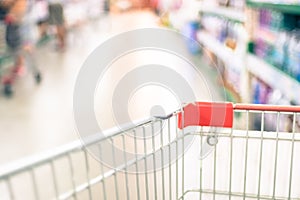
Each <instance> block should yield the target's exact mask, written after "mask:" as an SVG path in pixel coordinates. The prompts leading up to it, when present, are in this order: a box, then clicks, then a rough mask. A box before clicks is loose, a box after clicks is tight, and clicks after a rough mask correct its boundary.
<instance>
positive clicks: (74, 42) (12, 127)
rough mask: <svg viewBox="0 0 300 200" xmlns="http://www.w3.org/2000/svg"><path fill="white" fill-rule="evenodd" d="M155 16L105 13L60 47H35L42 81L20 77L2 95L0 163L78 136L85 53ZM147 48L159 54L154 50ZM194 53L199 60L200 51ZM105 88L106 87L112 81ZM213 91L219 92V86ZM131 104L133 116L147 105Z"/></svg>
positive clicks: (153, 20)
mask: <svg viewBox="0 0 300 200" xmlns="http://www.w3.org/2000/svg"><path fill="white" fill-rule="evenodd" d="M157 22H158V19H157V18H156V16H155V15H154V14H152V13H151V12H149V11H136V12H133V13H123V14H120V15H112V16H106V17H103V18H101V19H100V20H99V21H95V22H91V23H90V24H88V25H85V26H83V27H80V28H78V30H73V31H72V32H71V33H70V34H69V46H68V48H67V50H66V51H65V52H64V53H59V52H55V51H54V50H53V48H52V47H53V45H51V44H49V45H48V46H47V47H44V48H42V49H39V51H38V52H37V63H38V65H39V66H40V68H41V70H42V73H43V82H42V84H41V85H39V86H36V85H35V84H34V81H33V79H32V78H31V77H26V78H24V79H21V80H19V81H18V84H17V86H16V88H15V90H16V93H15V95H14V96H13V98H11V99H7V98H5V97H3V96H0V137H1V141H0V165H1V164H3V163H6V162H9V161H12V160H15V159H18V158H21V157H24V156H28V155H31V154H33V153H38V152H40V151H43V150H46V149H49V148H51V147H55V146H58V145H62V144H65V143H67V142H69V141H73V140H76V139H78V134H77V132H76V127H75V123H74V119H73V108H72V101H73V100H72V97H73V96H72V95H73V89H74V84H75V80H76V76H77V74H78V71H79V69H80V67H81V66H82V64H83V62H84V61H85V59H86V58H87V56H88V55H89V54H90V53H91V52H92V51H93V50H94V49H95V48H96V47H97V46H98V45H99V44H100V43H101V42H102V41H105V40H106V39H107V38H108V37H111V36H112V35H115V34H117V33H120V32H123V31H126V30H131V29H135V28H145V27H157V26H158V25H157V24H158V23H157ZM150 54H151V55H152V56H157V55H156V54H155V52H150ZM158 56H162V57H158V58H157V60H160V59H161V58H162V59H166V60H168V59H169V60H172V59H173V58H171V57H170V58H166V57H164V56H166V55H164V54H162V55H158ZM142 58H145V56H143V55H139V56H136V55H135V57H131V58H130V56H129V57H128V58H124V59H125V60H124V59H123V58H122V59H120V61H118V62H117V63H116V64H115V65H124V63H126V65H124V70H127V71H128V69H129V68H130V67H131V66H130V65H131V64H132V63H130V60H134V61H135V62H136V61H137V60H141V59H142ZM145 59H146V60H147V58H145ZM195 59H198V60H199V62H202V61H200V58H199V57H195ZM172 62H174V63H175V62H176V61H172ZM176 64H177V65H179V64H180V63H176ZM126 66H128V67H129V68H128V67H126ZM203 70H204V72H203V75H204V78H205V79H207V77H210V76H211V74H213V70H212V69H209V68H203ZM186 73H187V74H186V75H187V76H188V77H190V78H191V80H192V79H194V78H195V77H193V74H192V73H193V72H186ZM120 74H121V73H120ZM120 74H118V76H119V75H120ZM211 81H212V82H213V81H214V80H211ZM194 84H195V86H196V87H197V88H199V91H198V92H199V96H200V97H201V98H203V99H206V100H207V99H208V100H209V97H207V96H206V97H205V95H207V92H205V91H204V90H205V89H203V83H199V82H197V81H196V82H195V81H194ZM106 90H107V92H109V91H110V90H111V86H110V88H106ZM213 92H216V93H218V92H219V89H218V88H217V89H216V91H213ZM102 94H103V93H102ZM96 95H97V93H96ZM98 95H99V94H98ZM156 95H157V94H156ZM217 96H218V98H217V99H216V100H221V99H222V97H221V96H220V95H217ZM149 97H150V98H151V97H152V98H153V99H156V97H155V96H152V95H151V94H148V95H147V96H146V97H145V99H148V101H149ZM135 100H136V101H138V100H141V99H135ZM155 103H157V102H155ZM130 105H131V106H132V105H135V104H134V103H132V104H130ZM95 106H96V108H100V109H101V108H102V109H103V110H101V113H100V114H99V120H103V119H106V116H105V115H106V114H107V115H108V113H107V111H106V110H105V109H107V108H105V106H106V107H107V105H95ZM97 106H99V107H97ZM135 106H136V107H135V108H139V109H140V108H142V109H141V110H139V109H133V110H139V112H137V113H131V114H132V116H135V118H136V117H137V116H138V117H139V116H142V114H141V112H143V111H145V109H146V108H149V107H147V106H146V107H142V106H141V105H135ZM112 124H113V121H109V120H106V121H105V123H104V127H110V126H111V125H112Z"/></svg>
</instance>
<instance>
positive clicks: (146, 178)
mask: <svg viewBox="0 0 300 200" xmlns="http://www.w3.org/2000/svg"><path fill="white" fill-rule="evenodd" d="M213 104H214V103H213ZM213 104H212V105H213ZM224 105H225V104H224ZM226 105H228V104H227V103H226ZM230 105H231V106H232V113H242V115H243V117H242V119H244V120H243V121H245V126H244V127H245V130H239V131H236V130H235V128H233V127H234V126H233V127H232V128H228V127H226V128H225V129H224V130H223V128H222V127H221V129H211V127H206V126H200V127H199V128H200V131H195V132H187V131H186V130H185V128H183V129H180V128H178V126H180V124H178V121H180V120H179V118H180V117H182V118H183V119H182V120H181V122H180V123H182V126H183V127H186V126H185V125H184V123H185V121H184V118H185V116H186V114H188V113H186V112H185V108H186V106H185V107H183V108H182V109H180V110H177V111H176V112H174V113H172V114H170V115H168V116H164V117H151V118H149V119H146V120H142V121H139V122H135V123H134V124H135V125H129V126H124V127H125V128H124V127H122V130H120V129H118V128H113V129H110V130H107V131H105V134H104V135H96V136H95V135H93V137H91V138H88V139H87V140H85V142H84V144H83V142H82V140H78V141H75V142H72V143H69V144H66V145H64V146H61V147H57V148H54V149H51V150H49V151H47V152H44V153H41V154H38V155H35V156H31V157H29V158H25V159H22V160H20V161H17V162H13V163H11V164H8V165H6V166H5V167H3V168H2V170H0V186H1V183H2V186H3V187H4V188H6V195H4V197H5V199H6V198H7V199H18V197H17V196H18V195H20V194H17V191H16V189H15V187H14V181H13V179H14V178H15V177H18V176H19V175H20V174H24V173H25V174H28V175H29V176H30V183H28V185H30V186H29V187H30V188H31V189H32V195H31V198H32V199H36V200H38V199H43V198H44V197H43V194H42V192H41V191H40V187H41V185H40V184H39V181H38V177H37V174H36V170H37V169H38V168H39V167H41V166H48V167H49V168H50V171H49V174H48V175H49V176H51V179H52V183H50V185H51V188H52V189H53V192H54V194H53V196H52V197H49V199H53V198H54V199H81V197H80V195H79V194H80V193H82V192H87V199H95V197H94V195H95V194H94V193H95V191H94V190H93V189H92V188H93V187H94V186H95V185H99V187H100V188H98V189H96V192H98V191H100V190H101V192H99V193H101V197H100V198H101V199H111V198H110V197H108V196H109V195H110V194H109V193H111V191H113V192H114V193H115V194H114V199H135V198H136V199H189V198H187V196H188V195H190V194H191V193H196V194H197V197H195V199H200V200H201V199H220V197H221V199H223V198H225V196H226V198H225V199H231V198H238V199H300V192H299V191H297V190H295V187H296V186H295V185H293V181H295V180H296V179H295V177H294V174H293V173H295V169H294V165H295V161H296V159H295V155H296V153H297V152H296V151H295V148H296V146H297V147H300V136H299V135H300V133H299V132H297V131H296V127H297V117H298V116H300V106H274V105H253V104H231V103H230ZM227 111H228V110H227ZM253 113H254V114H259V115H260V117H261V129H260V130H250V121H251V115H252V114H253ZM269 113H271V114H273V115H275V116H276V122H277V126H276V130H275V131H273V132H272V135H266V131H265V127H264V122H265V115H267V114H269ZM206 114H207V113H206ZM210 114H211V113H210ZM180 115H181V116H180ZM226 116H227V115H226ZM281 116H292V130H291V132H288V131H287V132H284V131H281V130H280V127H279V125H278V123H279V121H280V120H281ZM172 119H173V121H172ZM163 123H165V124H163ZM172 123H175V125H176V126H177V127H176V128H175V129H172V128H171V124H172ZM155 124H158V126H159V127H160V130H159V131H158V132H159V133H158V135H155V134H154V125H155ZM234 125H236V124H234ZM147 127H148V128H150V130H151V132H152V134H151V135H150V140H151V142H150V143H147V142H146V141H145V140H141V141H139V140H138V139H137V138H138V137H136V136H137V132H138V131H140V132H141V133H142V136H143V137H144V138H146V131H147V130H149V129H147ZM163 127H165V128H166V130H164V129H163ZM172 130H175V133H174V135H172V134H173V133H172ZM212 130H214V131H212ZM215 130H217V131H215ZM128 132H130V133H132V134H133V136H134V137H133V138H134V139H133V148H132V149H133V151H134V153H133V154H134V155H135V156H134V157H132V158H128V157H127V156H126V153H124V154H123V161H125V162H123V164H120V165H119V164H117V160H116V156H115V153H116V152H115V151H114V149H112V155H113V158H112V162H113V163H114V164H115V166H117V167H113V168H108V166H107V165H105V163H103V162H99V163H100V164H99V167H100V171H99V173H98V174H97V175H96V176H93V177H92V176H91V174H92V173H91V171H92V167H93V166H92V165H91V161H90V159H91V155H90V154H89V151H88V148H89V147H91V146H93V145H97V147H98V150H99V153H100V154H99V156H100V159H101V156H103V152H104V151H103V149H102V148H103V145H101V144H102V142H104V141H110V142H111V144H114V143H115V142H116V141H117V139H116V137H119V139H120V141H121V148H124V149H123V150H124V152H125V150H126V145H127V144H126V138H125V137H126V136H127V135H126V134H127V133H128ZM252 133H253V134H252ZM191 136H192V137H197V138H198V139H199V142H200V143H199V144H203V142H205V139H207V138H211V137H216V138H217V139H219V140H221V139H222V138H227V140H228V142H229V143H228V144H229V145H228V151H226V152H227V153H228V154H229V155H228V159H227V160H226V161H225V162H226V163H227V164H228V165H229V167H228V179H226V181H225V182H227V183H226V187H227V189H226V190H220V189H219V188H218V184H217V182H218V181H220V178H219V179H218V176H217V175H218V174H219V172H218V170H219V168H218V164H217V163H218V162H220V158H219V157H218V153H219V152H218V151H217V147H218V144H216V145H211V146H212V147H213V151H212V153H211V155H210V156H211V159H212V161H213V163H212V165H211V168H212V174H211V176H210V179H211V180H209V181H210V182H212V184H211V185H210V187H209V188H207V186H205V183H206V180H207V179H205V178H204V176H206V174H205V171H204V170H205V165H204V162H206V161H205V160H206V158H203V159H202V158H201V159H197V156H195V160H196V161H197V162H198V163H199V167H198V170H199V171H198V173H199V174H197V176H198V178H199V179H198V185H197V186H196V187H195V188H196V189H193V188H188V187H187V186H186V185H185V181H186V180H187V178H186V177H185V176H186V175H185V174H186V171H187V170H188V165H187V164H189V163H186V162H185V153H186V152H187V150H186V148H185V145H186V144H185V140H186V139H187V137H191ZM155 140H158V141H155ZM235 140H243V141H244V143H245V144H244V146H243V148H244V151H243V155H244V156H243V157H242V158H243V159H242V163H243V167H244V168H243V170H242V173H243V177H242V178H241V180H242V184H241V185H242V187H241V190H240V191H237V190H234V188H233V186H234V182H236V180H235V178H233V175H234V171H233V166H234V165H235V162H234V161H233V160H234V153H235V151H234V149H235V144H234V141H235ZM250 140H251V141H252V140H253V141H258V142H259V150H258V160H257V163H255V165H257V166H258V178H257V179H256V180H257V181H255V183H251V184H254V185H257V187H256V189H255V190H256V192H254V193H249V192H247V191H248V186H249V181H248V179H250V177H249V175H248V173H249V172H247V170H249V169H247V167H249V163H250V162H251V159H250V156H253V155H252V153H253V151H252V150H253V149H251V145H250V143H251V142H250ZM207 141H208V140H207ZM265 141H272V145H274V151H275V152H274V154H273V156H274V159H273V160H272V163H270V169H271V168H272V173H271V174H272V176H271V177H272V178H271V180H269V184H270V191H269V193H268V194H265V193H263V192H262V188H263V187H262V181H263V171H264V170H263V168H262V162H263V157H264V151H265V149H264V148H263V147H264V145H266V144H265V143H266V142H265ZM282 142H286V143H288V144H289V146H288V148H289V151H290V154H289V155H287V157H288V160H289V162H287V163H288V164H287V166H288V167H286V169H284V170H285V171H286V172H287V176H288V181H287V183H288V184H287V185H286V188H285V192H282V193H281V194H284V195H283V196H281V195H280V194H278V192H277V190H278V187H279V186H278V183H277V179H278V177H277V176H278V174H279V173H281V172H279V169H278V167H279V164H280V163H279V160H278V159H279V158H278V157H279V153H280V148H279V146H280V144H281V143H282ZM149 144H151V145H150V146H149ZM138 145H143V146H144V148H143V152H142V154H141V153H138ZM173 147H175V150H176V152H174V156H175V158H176V159H175V160H172V158H171V154H172V153H171V149H172V148H173ZM149 149H150V150H149ZM76 153H80V154H82V155H83V158H82V159H81V162H82V163H84V166H85V167H84V168H85V169H84V176H85V179H86V181H84V182H81V183H80V184H78V183H77V181H76V180H75V179H74V176H75V175H76V169H75V168H76V166H75V165H76V164H75V163H74V160H72V159H73V158H72V155H73V154H76ZM199 153H200V155H201V154H202V150H201V149H200V151H199ZM168 154H169V156H168ZM59 159H66V160H67V163H68V169H69V171H70V180H71V182H72V184H71V185H72V188H70V189H68V190H66V191H61V189H60V186H59V178H60V177H59V176H58V169H57V166H56V162H57V160H59ZM94 159H95V158H94ZM159 160H160V163H159V164H158V163H157V161H159ZM165 160H167V162H166V163H164V162H165ZM147 162H148V163H147ZM150 162H151V166H152V167H153V168H152V170H150V169H147V166H149V163H150ZM140 164H143V166H144V168H145V169H140V170H139V167H140ZM158 165H161V167H158ZM132 167H133V168H134V169H133V170H136V172H137V173H135V174H134V175H133V174H132V173H131V172H132V171H129V168H132ZM143 170H144V173H140V171H143ZM81 173H82V172H81ZM120 173H122V174H124V179H125V180H123V181H124V183H125V188H123V190H124V191H125V192H124V194H125V196H121V195H123V193H122V192H121V193H120V190H121V189H120V187H122V184H121V183H120V179H121V178H120V176H118V174H120ZM297 175H300V174H298V173H297ZM129 176H130V177H132V176H135V178H134V179H135V186H132V185H131V183H130V182H131V181H129V178H128V177H129ZM150 176H151V178H152V179H151V180H150ZM109 178H112V179H113V187H112V186H111V185H107V183H106V182H107V180H108V179H109ZM299 178H300V177H297V179H299ZM122 179H123V178H122ZM141 182H143V184H142V185H143V188H141V187H142V186H141V184H140V183H141ZM264 182H266V181H265V180H264ZM159 186H161V188H160V187H159ZM131 187H134V192H132V188H131ZM150 187H151V188H150ZM280 187H281V186H280ZM0 188H1V187H0ZM108 189H110V191H109V190H108ZM21 195H22V194H21ZM205 195H208V196H205ZM0 197H1V194H0Z"/></svg>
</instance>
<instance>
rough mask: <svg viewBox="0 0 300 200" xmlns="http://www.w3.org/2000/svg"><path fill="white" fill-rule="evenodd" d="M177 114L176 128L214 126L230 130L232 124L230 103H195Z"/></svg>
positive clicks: (231, 106)
mask: <svg viewBox="0 0 300 200" xmlns="http://www.w3.org/2000/svg"><path fill="white" fill-rule="evenodd" d="M183 113H184V117H183V116H182V112H180V113H179V114H178V127H179V128H180V129H182V128H185V127H187V126H214V127H225V128H231V127H232V124H233V104H232V103H211V102H196V103H190V104H188V105H186V106H185V107H184V108H183Z"/></svg>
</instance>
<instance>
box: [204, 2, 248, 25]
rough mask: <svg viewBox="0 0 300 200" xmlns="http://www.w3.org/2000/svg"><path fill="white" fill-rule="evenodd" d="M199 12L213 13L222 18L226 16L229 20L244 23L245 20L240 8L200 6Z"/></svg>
mask: <svg viewBox="0 0 300 200" xmlns="http://www.w3.org/2000/svg"><path fill="white" fill-rule="evenodd" d="M200 13H203V14H209V15H214V16H218V17H222V18H226V19H228V20H230V21H234V22H238V23H244V22H245V21H246V16H245V13H244V12H243V11H242V10H238V9H234V8H228V7H221V6H217V7H212V6H208V7H206V6H201V7H200Z"/></svg>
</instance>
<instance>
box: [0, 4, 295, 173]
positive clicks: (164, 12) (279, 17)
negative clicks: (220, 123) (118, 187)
mask: <svg viewBox="0 0 300 200" xmlns="http://www.w3.org/2000/svg"><path fill="white" fill-rule="evenodd" d="M138 28H167V29H170V30H174V31H177V32H180V33H182V34H183V35H185V36H187V37H189V38H192V39H193V40H195V41H197V42H198V43H199V45H201V46H202V47H204V49H205V50H203V49H202V48H199V46H195V45H194V44H189V43H186V46H184V47H182V48H186V50H187V51H188V52H189V54H190V56H191V58H192V59H194V60H195V61H196V62H198V63H200V65H201V66H202V69H201V72H202V73H203V76H204V77H205V78H206V79H207V80H206V83H209V84H210V85H211V86H212V88H214V90H213V92H214V93H216V96H217V98H216V99H214V100H219V101H231V102H238V103H255V104H276V105H299V104H300V94H299V92H300V2H299V1H298V0H281V1H277V0H1V1H0V90H1V93H0V167H1V165H5V164H7V163H9V162H11V161H13V160H16V159H20V158H23V157H25V156H29V155H32V154H35V153H38V152H41V151H45V150H48V149H51V148H53V147H57V146H60V145H63V144H65V143H67V142H70V141H73V140H76V139H78V134H77V131H76V126H75V122H74V119H73V107H72V106H73V105H72V101H73V99H72V98H73V90H74V85H75V81H76V77H77V74H78V72H79V70H80V67H81V66H82V64H83V63H84V61H85V60H86V59H87V57H88V55H89V54H90V53H91V52H92V51H93V50H95V48H96V47H98V46H99V45H100V44H101V43H102V42H104V41H106V40H107V39H108V38H111V37H112V36H114V35H116V34H119V33H122V32H124V31H129V30H134V29H138ZM103 56H105V55H103ZM152 56H154V57H155V56H158V55H152ZM137 57H138V59H140V60H141V59H142V58H143V56H142V55H138V56H137ZM158 57H159V56H158ZM151 58H152V57H151ZM156 58H157V57H156ZM161 58H162V59H164V56H162V57H161ZM99 59H101V58H99ZM134 59H136V58H131V59H130V60H134ZM165 59H168V60H170V63H172V62H173V63H174V62H175V61H174V60H173V61H171V60H172V58H167V56H165ZM126 63H127V64H126ZM122 64H123V65H125V66H126V65H134V63H130V61H128V60H124V61H122V63H119V65H122ZM176 64H177V65H179V64H180V62H177V63H176ZM178 67H179V66H178ZM191 73H192V72H191ZM187 77H190V79H191V80H192V79H193V77H192V76H191V74H190V75H187ZM192 84H194V86H195V87H197V86H199V85H198V84H199V83H198V82H197V81H194V82H193V83H192ZM200 84H201V83H200ZM202 88H203V87H202V86H201V87H200V88H198V89H199V90H200V93H201V91H203V90H202ZM106 89H107V90H110V89H111V88H110V87H109V86H108V88H106ZM150 92H151V90H150ZM210 92H211V91H210ZM224 93H225V95H224ZM150 96H151V95H150ZM158 96H159V95H158ZM200 96H201V95H200ZM147 98H148V97H147ZM150 98H151V97H150ZM200 98H201V99H199V100H210V99H209V98H207V96H201V97H200ZM148 99H149V98H148ZM153 99H154V97H153ZM150 100H151V99H150ZM139 101H140V100H139ZM176 106H178V105H177V104H176V105H175V106H174V107H176ZM104 107H105V106H104ZM135 108H137V107H133V108H132V110H134V109H135ZM103 109H105V108H103ZM172 109H173V107H172ZM105 112H106V111H105ZM105 112H104V113H103V112H102V113H101V114H100V118H99V120H100V121H101V119H102V118H103V119H104V120H105V115H106V114H107V113H105ZM133 115H135V114H133ZM135 116H139V117H141V116H142V115H139V114H136V115H135ZM101 117H102V118H101ZM274 117H276V116H274V115H270V116H268V115H266V116H265V127H264V128H265V129H268V130H275V129H276V127H277V123H275V122H274ZM133 118H134V117H133ZM103 119H102V120H103ZM258 119H259V120H258V121H257V120H255V119H254V120H252V122H251V124H250V125H251V126H252V127H253V129H255V130H260V128H261V124H260V123H261V122H260V119H261V118H258ZM291 121H292V120H291V118H290V117H289V116H286V117H284V118H282V120H281V121H280V124H279V129H280V130H290V127H291V123H292V122H291ZM112 124H113V123H110V122H108V123H106V124H105V125H104V126H105V127H106V128H109V127H111V126H112Z"/></svg>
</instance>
